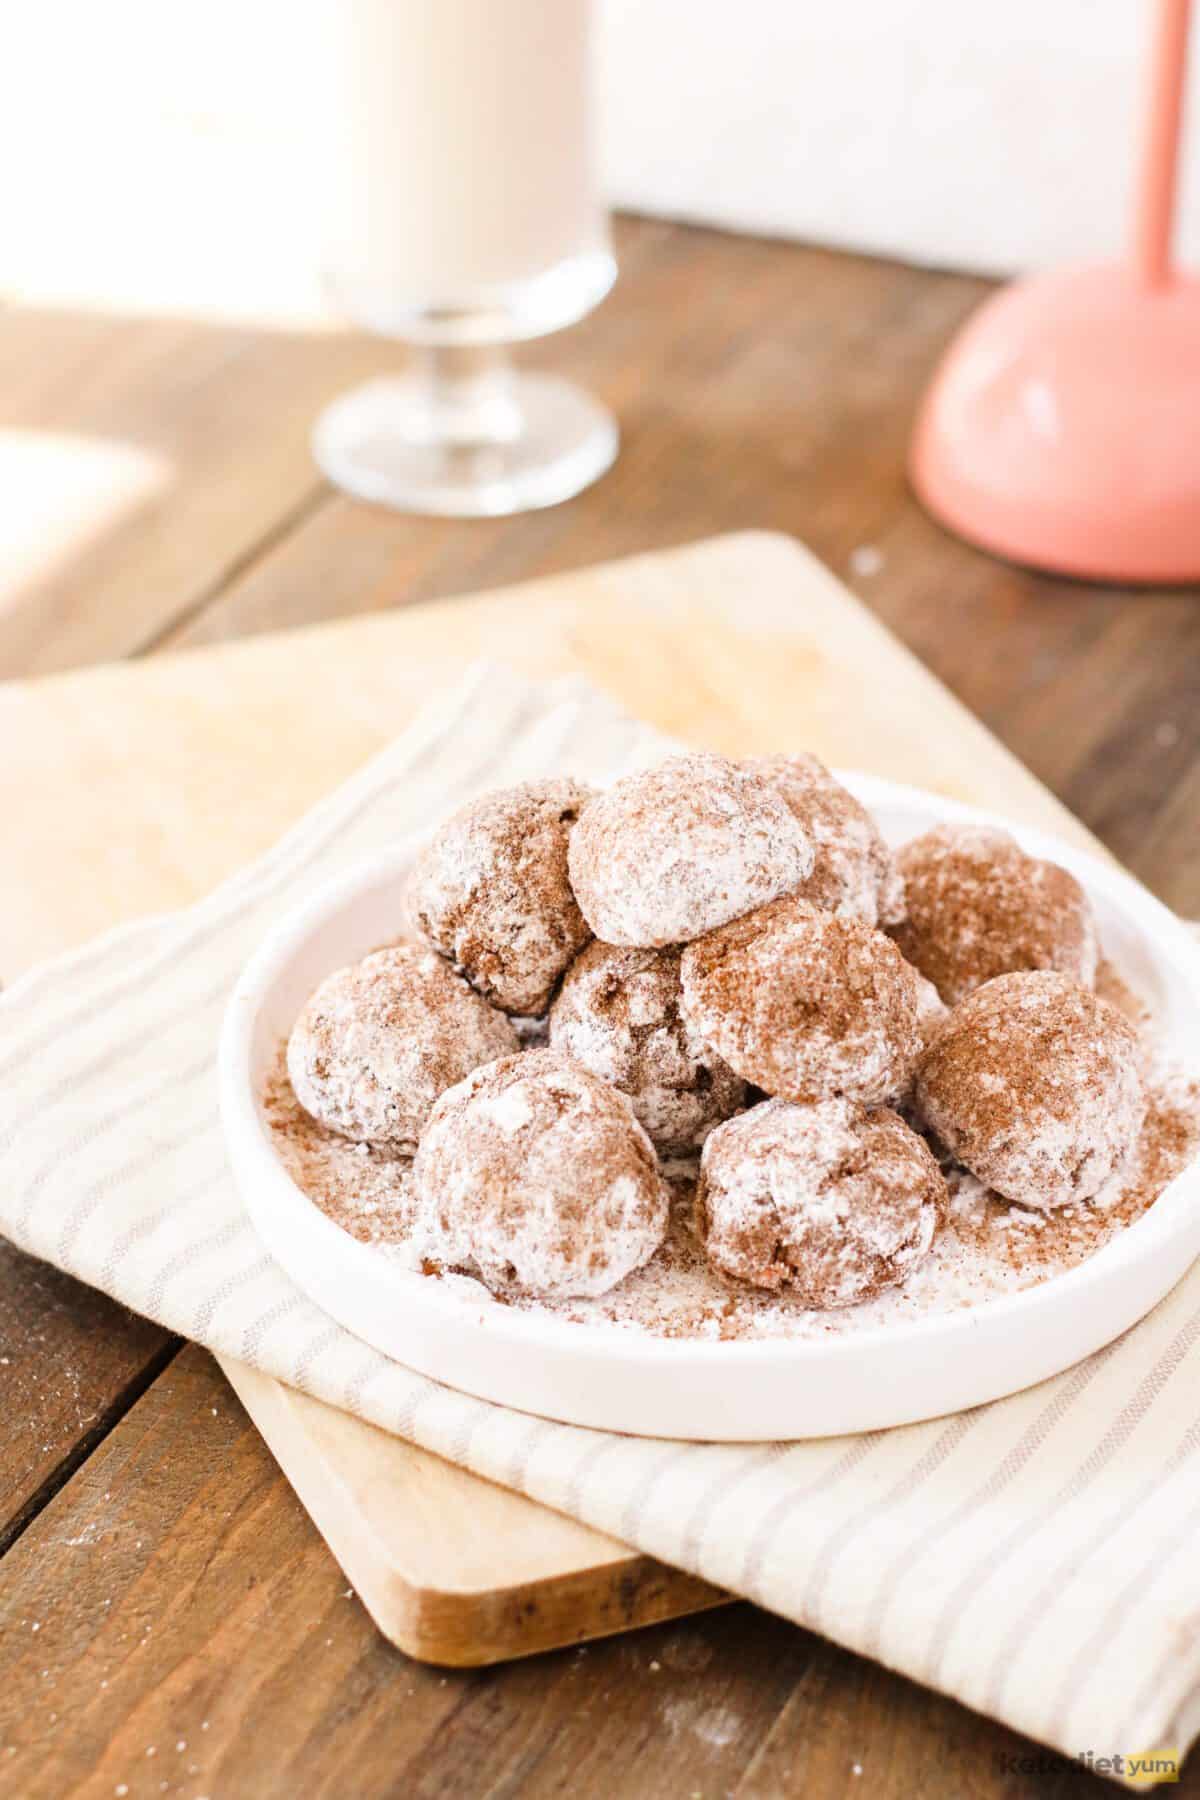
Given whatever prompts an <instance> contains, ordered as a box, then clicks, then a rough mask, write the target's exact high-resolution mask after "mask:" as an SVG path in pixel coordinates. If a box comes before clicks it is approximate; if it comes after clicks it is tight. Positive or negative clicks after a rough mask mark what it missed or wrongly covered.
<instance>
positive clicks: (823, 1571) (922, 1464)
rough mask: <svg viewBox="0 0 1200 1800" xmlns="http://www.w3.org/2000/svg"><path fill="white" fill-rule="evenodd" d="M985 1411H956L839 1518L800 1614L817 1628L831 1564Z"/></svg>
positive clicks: (913, 1488) (924, 1477)
mask: <svg viewBox="0 0 1200 1800" xmlns="http://www.w3.org/2000/svg"><path fill="white" fill-rule="evenodd" d="M985 1417H986V1414H985V1413H984V1412H983V1411H981V1410H979V1409H977V1410H976V1411H974V1412H967V1413H958V1414H957V1415H956V1416H955V1417H954V1418H953V1419H951V1420H950V1422H949V1424H948V1425H947V1426H946V1427H945V1429H944V1430H943V1431H941V1432H939V1434H938V1436H937V1438H936V1439H935V1440H934V1442H933V1443H932V1444H931V1445H930V1447H929V1449H928V1450H927V1451H926V1452H925V1454H924V1456H922V1457H920V1458H918V1460H917V1461H916V1462H915V1463H914V1464H913V1465H912V1467H911V1468H910V1469H906V1470H905V1471H904V1473H903V1474H902V1475H901V1476H900V1477H899V1479H898V1480H897V1481H894V1482H893V1483H892V1485H891V1486H890V1487H889V1488H887V1489H885V1491H884V1492H883V1493H882V1494H881V1495H879V1497H878V1498H877V1499H875V1500H872V1501H870V1502H869V1503H868V1504H867V1505H866V1506H864V1507H862V1508H861V1509H860V1510H859V1511H858V1512H855V1513H851V1515H850V1517H849V1518H848V1519H845V1520H843V1522H842V1524H841V1525H839V1526H838V1528H837V1530H836V1531H835V1532H833V1534H832V1535H831V1536H830V1537H829V1538H828V1539H827V1540H826V1542H825V1543H824V1545H823V1546H822V1548H821V1550H820V1552H819V1554H818V1556H817V1559H816V1561H815V1562H814V1563H813V1566H812V1569H811V1570H810V1572H809V1577H808V1585H807V1588H806V1590H805V1594H804V1599H803V1601H802V1603H801V1614H802V1617H803V1618H804V1619H805V1620H806V1621H807V1622H808V1623H809V1624H810V1625H811V1626H812V1627H813V1629H814V1630H816V1631H820V1630H821V1628H822V1620H823V1616H824V1608H825V1591H826V1588H827V1587H828V1585H829V1578H830V1575H831V1573H832V1571H833V1566H834V1564H835V1563H836V1562H837V1559H838V1557H839V1556H841V1555H842V1553H843V1552H844V1551H845V1550H847V1549H849V1548H850V1547H851V1546H852V1545H853V1544H854V1542H855V1540H856V1539H857V1538H858V1537H859V1535H860V1534H861V1533H862V1532H863V1531H864V1530H865V1529H866V1528H867V1527H869V1526H870V1524H871V1522H872V1520H874V1519H878V1518H880V1517H881V1516H882V1515H883V1514H884V1513H885V1512H887V1511H888V1510H889V1508H890V1507H893V1506H896V1505H898V1504H899V1503H900V1502H901V1501H904V1500H907V1499H908V1498H909V1496H910V1495H911V1494H915V1493H916V1492H917V1490H918V1489H919V1488H921V1487H922V1486H924V1484H925V1482H926V1481H928V1480H929V1477H930V1476H931V1475H933V1474H935V1473H936V1471H937V1470H938V1469H940V1468H941V1466H942V1464H943V1463H944V1462H946V1460H947V1459H948V1458H949V1457H951V1456H953V1454H954V1452H955V1451H956V1450H957V1449H958V1447H959V1445H960V1444H961V1443H962V1442H963V1440H964V1438H966V1437H968V1436H969V1435H970V1433H971V1432H973V1431H974V1430H975V1429H976V1427H977V1426H978V1425H979V1424H980V1422H981V1421H982V1420H983V1419H984V1418H985Z"/></svg>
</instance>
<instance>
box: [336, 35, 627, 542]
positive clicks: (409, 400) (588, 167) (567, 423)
mask: <svg viewBox="0 0 1200 1800" xmlns="http://www.w3.org/2000/svg"><path fill="white" fill-rule="evenodd" d="M590 10H591V8H590V0H325V5H324V7H323V9H322V33H323V36H322V58H321V67H320V68H319V70H318V78H319V79H320V80H321V81H323V83H324V85H325V88H326V91H327V93H330V92H331V94H332V101H333V104H332V108H331V110H330V114H329V116H328V118H327V124H328V127H329V129H328V139H329V147H328V155H327V156H326V158H325V159H324V160H325V164H326V168H325V174H326V176H327V184H326V194H325V204H324V211H325V220H326V230H325V244H326V252H325V269H326V274H327V279H328V283H329V287H330V291H331V293H332V295H333V297H334V299H335V301H336V303H337V305H338V306H339V308H340V310H341V311H343V312H344V313H346V314H347V315H348V316H349V317H350V318H351V319H352V320H354V321H355V323H356V324H359V325H361V326H364V327H365V328H366V329H367V330H369V331H374V332H378V333H381V334H382V335H384V336H387V337H394V338H399V339H403V340H405V341H406V342H407V343H409V344H410V345H412V346H413V347H414V349H413V359H412V364H411V367H410V369H409V371H408V372H407V373H406V374H404V375H402V376H398V377H396V378H389V379H385V380H379V381H372V382H369V383H367V385H366V386H364V387H361V388H357V389H355V390H354V391H353V392H352V393H349V394H345V395H343V396H342V397H341V398H340V399H338V400H336V401H335V402H334V403H333V405H332V406H330V407H329V408H328V409H327V410H326V411H325V412H324V413H323V414H322V415H321V417H320V418H319V420H318V421H317V424H316V428H315V430H314V434H313V449H314V453H315V455H316V458H317V461H318V463H319V464H320V466H321V468H322V469H323V470H324V472H325V474H326V475H327V476H328V477H329V479H330V480H331V481H333V482H335V483H336V484H337V485H338V486H339V487H342V488H345V489H347V490H348V491H349V492H351V493H353V494H356V495H358V496H359V497H360V498H362V499H367V500H375V501H381V502H383V503H384V504H386V505H390V506H395V507H399V508H401V509H403V510H405V511H410V512H429V513H446V514H455V515H460V516H461V515H481V514H499V513H512V512H522V511H525V510H526V509H527V508H530V507H537V506H552V505H554V504H555V502H557V501H559V500H566V499H568V498H569V497H570V496H571V495H572V494H576V493H578V492H579V491H580V489H581V488H584V487H587V486H588V485H589V484H590V483H591V482H593V481H595V480H596V478H597V477H598V476H599V475H601V474H603V472H604V470H605V469H607V468H608V467H609V465H610V463H611V462H612V460H613V458H614V456H615V455H616V451H617V428H616V424H615V422H614V421H613V419H612V417H611V415H610V414H609V413H608V412H606V411H605V409H604V408H603V407H601V406H600V405H599V404H598V403H597V402H596V401H595V400H593V399H592V398H591V397H590V396H589V395H587V394H585V393H583V392H581V391H580V390H579V389H577V388H575V387H573V386H572V385H571V384H570V383H568V382H565V381H561V380H558V379H555V378H552V377H549V376H544V375H537V374H531V373H524V372H518V371H517V370H516V369H515V368H514V367H513V365H512V362H511V359H510V355H509V352H508V349H507V348H506V346H508V345H509V344H511V343H514V342H516V341H519V340H521V339H526V338H536V337H541V336H543V335H545V334H546V333H547V332H551V331H557V330H559V329H560V328H561V327H562V326H564V325H570V324H573V323H574V322H575V321H576V320H577V319H580V318H582V317H583V316H584V314H585V313H587V312H590V310H591V309H592V307H594V306H595V305H596V304H597V303H598V302H599V301H600V300H601V299H602V298H603V297H604V295H605V294H606V293H607V292H608V290H609V288H610V287H611V286H612V283H613V280H614V278H615V275H616V264H615V262H614V260H613V255H612V250H611V247H610V244H609V238H608V223H607V219H606V216H605V213H604V210H603V208H602V206H601V204H600V201H599V198H598V194H597V183H596V171H595V162H594V156H593V145H592V129H591V128H592V97H591V79H590V77H591V69H590V57H589V23H590V21H589V13H590Z"/></svg>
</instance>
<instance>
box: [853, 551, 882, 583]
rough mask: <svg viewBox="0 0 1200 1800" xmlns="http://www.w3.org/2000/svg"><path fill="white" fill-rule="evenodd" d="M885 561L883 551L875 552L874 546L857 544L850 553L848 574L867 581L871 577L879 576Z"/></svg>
mask: <svg viewBox="0 0 1200 1800" xmlns="http://www.w3.org/2000/svg"><path fill="white" fill-rule="evenodd" d="M885 561H886V558H885V557H884V554H883V551H882V550H877V549H876V547H875V545H874V544H859V546H858V548H857V549H855V550H852V551H851V552H850V573H851V574H852V575H859V576H861V577H862V578H863V579H864V580H869V579H870V577H871V576H872V575H878V574H879V572H880V570H881V569H882V568H883V566H884V563H885Z"/></svg>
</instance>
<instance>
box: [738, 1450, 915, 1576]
mask: <svg viewBox="0 0 1200 1800" xmlns="http://www.w3.org/2000/svg"><path fill="white" fill-rule="evenodd" d="M886 1442H887V1433H886V1432H883V1431H872V1432H869V1433H867V1434H865V1435H864V1436H863V1437H858V1438H854V1439H853V1440H852V1442H851V1444H850V1448H849V1449H848V1450H847V1451H846V1452H845V1454H844V1455H843V1456H840V1457H839V1458H838V1460H837V1462H836V1463H834V1464H833V1466H832V1467H831V1468H829V1469H826V1470H825V1471H824V1473H823V1474H821V1475H818V1476H815V1477H812V1478H810V1479H809V1480H808V1481H804V1482H800V1483H798V1484H797V1485H796V1486H795V1487H790V1488H788V1489H787V1490H786V1492H785V1493H782V1494H780V1496H779V1498H778V1499H777V1500H776V1501H775V1502H774V1504H773V1505H772V1506H771V1507H770V1509H769V1510H768V1512H767V1514H766V1516H765V1518H763V1519H761V1520H760V1521H759V1523H758V1526H757V1527H756V1529H755V1531H754V1534H753V1536H752V1537H751V1539H750V1541H749V1543H748V1544H747V1545H746V1553H745V1556H744V1558H743V1561H742V1573H741V1579H740V1580H739V1582H738V1587H739V1588H740V1590H741V1592H742V1593H744V1594H747V1595H749V1596H750V1597H751V1598H757V1599H758V1600H759V1601H760V1603H761V1604H762V1605H763V1606H767V1605H769V1604H770V1602H769V1601H768V1599H767V1597H766V1595H765V1594H764V1593H763V1591H762V1574H763V1564H764V1563H765V1561H766V1559H767V1556H768V1554H769V1553H770V1551H771V1550H772V1549H773V1548H774V1545H775V1540H776V1538H777V1537H778V1535H779V1532H780V1530H781V1528H782V1526H783V1523H784V1521H785V1520H786V1519H789V1518H791V1516H792V1514H793V1513H796V1512H798V1511H799V1510H800V1508H801V1507H802V1506H803V1505H804V1503H805V1501H806V1500H811V1499H813V1498H814V1497H815V1496H816V1495H817V1494H823V1493H825V1492H826V1491H827V1490H828V1489H830V1488H833V1487H836V1486H837V1485H838V1483H839V1482H840V1481H842V1480H843V1479H844V1478H845V1477H846V1476H847V1475H849V1474H850V1473H851V1472H852V1471H853V1470H854V1469H857V1467H858V1466H859V1464H860V1463H861V1462H864V1461H865V1460H866V1459H867V1458H868V1457H869V1456H873V1455H874V1453H875V1452H876V1451H877V1450H880V1449H882V1447H883V1445H884V1444H885V1443H886Z"/></svg>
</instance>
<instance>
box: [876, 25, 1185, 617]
mask: <svg viewBox="0 0 1200 1800" xmlns="http://www.w3.org/2000/svg"><path fill="white" fill-rule="evenodd" d="M1190 11H1191V4H1190V0H1159V18H1158V30H1157V34H1156V39H1155V45H1154V54H1153V57H1152V59H1151V75H1150V91H1149V103H1148V107H1147V126H1146V138H1145V149H1144V154H1143V159H1142V170H1141V183H1140V191H1139V196H1138V205H1137V209H1136V220H1135V230H1134V237H1133V244H1132V247H1131V254H1130V257H1129V260H1128V263H1127V264H1126V265H1124V266H1117V267H1110V268H1095V269H1082V270H1075V271H1064V272H1061V273H1058V274H1052V275H1043V276H1037V277H1034V278H1033V279H1032V280H1029V281H1022V282H1018V283H1016V284H1015V285H1014V286H1012V287H1010V288H1006V289H1005V290H1004V291H1003V292H1002V293H1000V294H997V295H996V297H995V298H994V299H992V300H990V301H988V302H987V303H986V304H985V305H984V306H983V307H981V308H980V310H979V312H977V313H976V314H975V316H974V317H973V318H972V319H971V320H970V321H969V322H968V324H967V325H966V327H965V328H964V329H963V331H962V332H961V333H960V335H959V336H958V338H957V339H956V341H955V342H954V344H953V345H952V346H951V348H950V350H949V352H948V353H947V356H946V358H945V360H944V362H943V363H942V366H941V368H940V369H939V371H938V373H937V375H936V377H935V379H934V382H933V384H932V386H931V388H930V390H929V393H928V395H927V396H926V399H925V403H924V405H923V407H922V410H921V414H920V417H919V419H918V421H917V428H916V433H915V436H914V440H913V446H912V459H911V473H912V479H913V485H914V487H915V488H916V491H917V493H918V495H919V497H920V498H921V500H922V501H923V502H924V504H925V505H926V506H927V507H928V508H929V510H930V512H932V513H933V514H934V515H935V517H937V518H939V519H940V520H942V522H943V523H944V524H946V525H948V526H949V527H950V528H951V530H953V531H957V532H959V533H960V534H961V535H962V536H963V537H965V538H968V539H970V540H971V541H972V542H973V543H976V544H979V545H981V546H982V547H983V548H984V549H986V550H991V551H994V552H996V553H997V554H998V555H1001V556H1007V557H1011V558H1012V559H1013V560H1014V561H1016V562H1022V563H1031V564H1034V565H1035V566H1037V567H1040V568H1046V569H1053V570H1056V571H1058V572H1060V573H1063V574H1067V575H1079V576H1086V577H1090V578H1092V579H1097V580H1109V581H1126V582H1183V581H1193V580H1196V579H1200V279H1197V278H1196V277H1195V276H1191V275H1183V274H1180V273H1177V272H1174V271H1173V270H1172V268H1171V262H1170V247H1171V231H1172V221H1173V216H1174V200H1175V185H1176V173H1177V165H1178V147H1179V134H1180V124H1181V117H1182V106H1183V86H1184V78H1185V68H1186V60H1187V37H1188V25H1189V15H1190Z"/></svg>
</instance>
